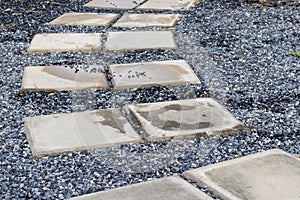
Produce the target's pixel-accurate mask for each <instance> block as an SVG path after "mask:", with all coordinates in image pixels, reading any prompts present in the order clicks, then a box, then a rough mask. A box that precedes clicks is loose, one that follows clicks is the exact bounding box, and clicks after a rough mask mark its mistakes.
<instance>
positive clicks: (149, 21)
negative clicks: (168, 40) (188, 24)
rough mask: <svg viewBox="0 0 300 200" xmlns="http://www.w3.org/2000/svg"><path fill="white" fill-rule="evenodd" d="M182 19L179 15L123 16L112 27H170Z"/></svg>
mask: <svg viewBox="0 0 300 200" xmlns="http://www.w3.org/2000/svg"><path fill="white" fill-rule="evenodd" d="M181 18H182V15H179V14H129V13H126V14H125V15H123V16H122V17H121V18H120V19H119V20H118V21H117V22H116V23H115V24H114V25H113V27H126V28H131V27H148V26H159V27H172V26H175V25H176V23H177V22H178V21H179V20H180V19H181Z"/></svg>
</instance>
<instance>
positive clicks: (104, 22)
mask: <svg viewBox="0 0 300 200" xmlns="http://www.w3.org/2000/svg"><path fill="white" fill-rule="evenodd" d="M119 16H120V15H119V14H110V13H65V14H63V15H61V16H59V17H58V18H56V19H54V20H53V21H51V22H50V23H49V24H65V25H83V26H109V25H110V24H111V22H112V21H114V20H115V19H116V18H117V17H119Z"/></svg>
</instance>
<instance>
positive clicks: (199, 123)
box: [124, 98, 247, 141]
mask: <svg viewBox="0 0 300 200" xmlns="http://www.w3.org/2000/svg"><path fill="white" fill-rule="evenodd" d="M124 108H125V110H126V111H127V112H128V113H130V115H131V118H132V119H133V120H134V121H135V123H136V124H137V125H141V126H142V128H143V129H144V131H145V133H144V134H145V135H144V137H145V138H146V140H148V141H163V140H168V139H173V138H175V139H176V138H178V139H182V138H196V137H201V136H206V135H222V134H228V133H238V132H244V131H246V130H247V129H246V127H245V126H244V125H243V124H242V123H241V122H240V121H238V120H237V119H236V118H234V116H233V115H232V114H230V113H229V112H228V111H227V110H226V109H225V108H224V107H223V106H221V105H220V104H219V103H218V102H216V101H215V100H213V99H210V98H200V99H190V100H180V101H169V102H159V103H146V104H137V105H127V106H126V107H124Z"/></svg>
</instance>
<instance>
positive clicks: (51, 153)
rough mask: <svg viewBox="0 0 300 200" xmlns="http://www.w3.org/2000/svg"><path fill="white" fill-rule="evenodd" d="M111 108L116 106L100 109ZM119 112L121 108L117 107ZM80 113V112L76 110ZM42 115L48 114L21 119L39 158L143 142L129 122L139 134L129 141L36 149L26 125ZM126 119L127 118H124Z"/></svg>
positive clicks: (33, 150) (31, 145)
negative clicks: (49, 149)
mask: <svg viewBox="0 0 300 200" xmlns="http://www.w3.org/2000/svg"><path fill="white" fill-rule="evenodd" d="M113 109H117V108H108V109H102V110H113ZM118 110H119V111H120V112H121V113H122V111H121V109H118ZM94 111H97V110H93V111H82V112H94ZM77 113H80V112H77ZM71 114H73V113H60V114H51V115H50V116H54V115H71ZM43 116H49V115H39V116H34V117H24V118H23V119H22V121H23V124H24V129H25V135H26V139H27V141H28V143H29V146H30V149H31V152H32V155H33V156H34V157H37V158H41V157H44V156H56V155H59V154H63V153H70V152H76V151H85V150H93V149H100V148H106V147H114V146H118V145H122V144H142V143H144V141H143V140H142V139H141V137H140V135H139V134H138V133H137V132H136V130H135V129H134V128H133V127H132V125H131V124H130V123H129V122H128V123H129V125H130V126H131V127H132V130H134V132H136V134H137V135H139V138H136V139H135V140H132V141H131V142H117V143H114V144H112V143H108V144H107V145H103V144H102V145H94V146H84V147H72V148H63V149H59V150H52V151H48V150H47V151H37V150H36V148H35V146H34V145H33V139H32V137H31V134H30V130H29V129H30V128H29V127H28V123H29V120H30V119H32V118H39V117H43ZM122 116H123V117H124V118H125V119H126V117H125V115H124V114H123V113H122ZM126 120H127V119H126Z"/></svg>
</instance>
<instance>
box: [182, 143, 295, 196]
mask: <svg viewBox="0 0 300 200" xmlns="http://www.w3.org/2000/svg"><path fill="white" fill-rule="evenodd" d="M183 175H184V176H185V177H186V178H189V179H193V180H194V181H196V182H197V183H198V184H202V185H203V184H205V185H207V186H208V187H209V189H210V190H211V191H213V192H214V194H215V195H219V196H220V197H221V199H237V200H239V199H240V200H242V199H251V200H252V199H253V200H282V199H295V200H296V199H299V198H300V189H299V188H300V159H298V158H296V157H294V156H292V155H290V154H287V153H285V152H283V151H281V150H277V149H275V150H270V151H266V152H263V153H257V154H253V155H250V156H245V157H242V158H237V159H234V160H230V161H225V162H221V163H218V164H214V165H209V166H207V167H202V168H198V169H195V170H190V171H187V172H185V173H184V174H183Z"/></svg>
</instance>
